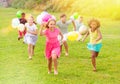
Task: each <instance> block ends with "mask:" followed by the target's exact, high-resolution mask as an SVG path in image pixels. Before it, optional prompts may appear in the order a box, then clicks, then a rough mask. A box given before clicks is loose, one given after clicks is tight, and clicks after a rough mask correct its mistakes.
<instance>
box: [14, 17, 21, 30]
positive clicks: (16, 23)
mask: <svg viewBox="0 0 120 84" xmlns="http://www.w3.org/2000/svg"><path fill="white" fill-rule="evenodd" d="M19 24H20V21H19V19H18V18H14V19H12V27H13V28H17V27H18V25H19Z"/></svg>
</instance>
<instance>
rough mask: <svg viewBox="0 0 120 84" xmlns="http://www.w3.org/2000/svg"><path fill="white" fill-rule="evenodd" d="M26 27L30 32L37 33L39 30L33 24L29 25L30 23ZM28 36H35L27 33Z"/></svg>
mask: <svg viewBox="0 0 120 84" xmlns="http://www.w3.org/2000/svg"><path fill="white" fill-rule="evenodd" d="M25 27H26V28H27V30H29V31H35V30H37V29H38V28H37V26H36V25H35V24H34V23H33V25H31V26H30V25H29V23H26V24H25ZM27 34H28V35H30V36H34V35H33V34H31V33H27Z"/></svg>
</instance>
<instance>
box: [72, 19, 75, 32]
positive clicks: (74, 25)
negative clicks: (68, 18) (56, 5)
mask: <svg viewBox="0 0 120 84" xmlns="http://www.w3.org/2000/svg"><path fill="white" fill-rule="evenodd" d="M72 23H73V26H74V31H76V26H75V22H74V20H72Z"/></svg>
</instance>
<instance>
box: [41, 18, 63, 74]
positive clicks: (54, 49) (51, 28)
mask: <svg viewBox="0 0 120 84" xmlns="http://www.w3.org/2000/svg"><path fill="white" fill-rule="evenodd" d="M40 35H45V36H46V49H45V55H46V58H47V60H48V74H50V73H51V69H52V61H53V62H54V74H55V75H57V74H58V71H57V58H59V57H60V43H59V41H58V39H57V36H58V35H60V36H61V37H63V36H62V33H61V32H60V30H59V29H58V28H56V21H55V20H54V19H49V20H48V22H47V25H46V30H45V31H44V32H43V25H42V27H41V29H40Z"/></svg>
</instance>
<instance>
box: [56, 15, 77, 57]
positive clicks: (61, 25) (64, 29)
mask: <svg viewBox="0 0 120 84" xmlns="http://www.w3.org/2000/svg"><path fill="white" fill-rule="evenodd" d="M66 18H67V17H66V15H65V14H62V15H61V16H60V20H59V21H58V22H57V26H58V27H59V28H60V30H61V32H62V34H63V41H62V42H63V45H64V47H65V51H66V53H65V55H66V56H68V45H67V33H68V26H69V25H70V24H71V23H73V26H74V30H76V29H75V24H74V21H72V20H69V21H66ZM61 50H62V45H61Z"/></svg>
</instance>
